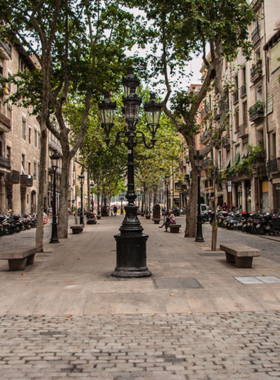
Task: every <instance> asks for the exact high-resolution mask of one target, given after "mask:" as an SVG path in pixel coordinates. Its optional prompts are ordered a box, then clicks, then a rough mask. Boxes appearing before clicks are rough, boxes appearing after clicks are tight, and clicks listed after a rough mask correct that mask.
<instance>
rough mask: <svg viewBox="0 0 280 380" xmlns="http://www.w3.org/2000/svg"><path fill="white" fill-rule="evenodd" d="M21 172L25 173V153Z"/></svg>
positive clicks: (22, 156)
mask: <svg viewBox="0 0 280 380" xmlns="http://www.w3.org/2000/svg"><path fill="white" fill-rule="evenodd" d="M21 174H25V155H24V154H22V155H21Z"/></svg>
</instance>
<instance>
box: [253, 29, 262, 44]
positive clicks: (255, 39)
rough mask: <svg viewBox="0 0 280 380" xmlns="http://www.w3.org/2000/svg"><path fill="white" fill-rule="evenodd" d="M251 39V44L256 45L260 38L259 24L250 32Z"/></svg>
mask: <svg viewBox="0 0 280 380" xmlns="http://www.w3.org/2000/svg"><path fill="white" fill-rule="evenodd" d="M251 40H252V43H253V45H256V43H257V42H258V41H259V40H260V29H259V26H257V27H256V28H255V29H254V31H253V33H251Z"/></svg>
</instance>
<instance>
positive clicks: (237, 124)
mask: <svg viewBox="0 0 280 380" xmlns="http://www.w3.org/2000/svg"><path fill="white" fill-rule="evenodd" d="M234 120H235V132H238V131H239V108H237V109H236V110H235V116H234Z"/></svg>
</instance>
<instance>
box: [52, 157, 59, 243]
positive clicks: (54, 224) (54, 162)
mask: <svg viewBox="0 0 280 380" xmlns="http://www.w3.org/2000/svg"><path fill="white" fill-rule="evenodd" d="M60 158H61V156H60V155H59V154H58V153H57V151H56V150H55V151H54V152H53V154H52V155H51V156H50V159H51V164H52V170H53V204H52V209H53V218H52V234H51V240H50V243H59V240H58V236H57V218H56V178H55V174H56V171H57V168H58V160H59V159H60Z"/></svg>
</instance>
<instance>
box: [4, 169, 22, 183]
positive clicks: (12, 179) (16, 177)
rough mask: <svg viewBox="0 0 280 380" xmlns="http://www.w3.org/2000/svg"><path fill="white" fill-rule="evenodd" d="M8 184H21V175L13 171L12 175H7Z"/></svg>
mask: <svg viewBox="0 0 280 380" xmlns="http://www.w3.org/2000/svg"><path fill="white" fill-rule="evenodd" d="M6 182H10V183H19V182H20V174H19V172H18V171H16V170H12V171H11V173H7V174H6Z"/></svg>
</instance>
